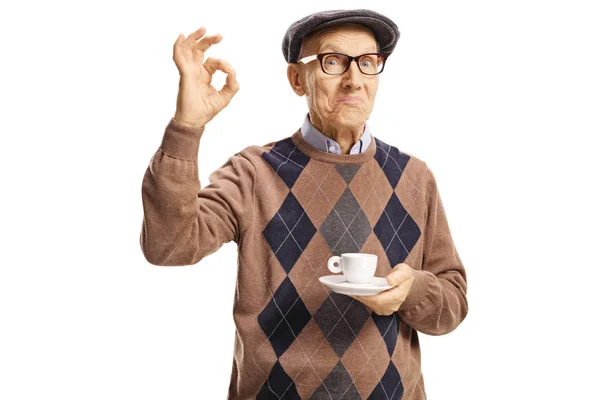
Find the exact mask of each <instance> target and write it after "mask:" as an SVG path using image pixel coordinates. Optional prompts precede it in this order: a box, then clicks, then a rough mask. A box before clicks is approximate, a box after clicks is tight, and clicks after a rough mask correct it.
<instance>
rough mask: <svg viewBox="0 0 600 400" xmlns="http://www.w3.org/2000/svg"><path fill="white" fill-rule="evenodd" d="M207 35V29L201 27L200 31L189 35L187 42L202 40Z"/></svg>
mask: <svg viewBox="0 0 600 400" xmlns="http://www.w3.org/2000/svg"><path fill="white" fill-rule="evenodd" d="M205 33H206V28H205V27H203V26H201V27H200V28H199V29H198V30H196V31H194V32H192V33H190V34H189V36H188V37H187V40H189V41H190V42H191V41H193V42H196V41H197V40H198V39H200V38H201V37H202V36H204V34H205Z"/></svg>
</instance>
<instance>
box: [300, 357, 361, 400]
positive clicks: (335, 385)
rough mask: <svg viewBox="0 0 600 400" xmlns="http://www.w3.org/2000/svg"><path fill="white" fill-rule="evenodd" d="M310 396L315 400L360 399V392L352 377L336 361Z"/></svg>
mask: <svg viewBox="0 0 600 400" xmlns="http://www.w3.org/2000/svg"><path fill="white" fill-rule="evenodd" d="M310 398H311V399H315V400H321V399H343V400H361V397H360V394H359V393H358V391H357V390H356V387H355V386H354V383H353V382H352V378H351V377H350V375H349V374H348V371H346V368H344V365H343V364H342V363H341V362H338V363H337V365H336V366H335V367H333V369H332V370H331V373H330V374H329V375H328V376H327V378H325V380H324V381H323V384H322V385H321V386H319V387H318V388H317V390H315V391H314V393H313V394H312V396H310Z"/></svg>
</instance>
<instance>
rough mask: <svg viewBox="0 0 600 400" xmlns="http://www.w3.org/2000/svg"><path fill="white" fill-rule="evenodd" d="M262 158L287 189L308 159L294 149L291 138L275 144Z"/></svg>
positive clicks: (290, 186) (292, 184)
mask: <svg viewBox="0 0 600 400" xmlns="http://www.w3.org/2000/svg"><path fill="white" fill-rule="evenodd" d="M262 158H263V159H264V160H265V161H266V162H267V163H268V164H269V165H270V166H271V167H272V168H273V169H274V170H275V172H277V174H278V175H279V176H280V177H281V179H282V180H283V181H284V182H285V184H286V185H287V186H288V188H290V189H291V188H292V186H294V183H295V182H296V179H298V177H299V176H300V174H301V173H302V171H303V170H304V167H305V166H306V164H308V162H309V161H310V158H309V157H308V156H307V155H306V154H304V153H302V152H301V151H300V150H298V149H297V148H296V145H295V144H294V142H293V141H292V139H291V138H287V139H284V140H281V141H279V142H277V143H276V144H275V145H274V146H273V148H271V150H270V151H268V152H264V153H263V154H262Z"/></svg>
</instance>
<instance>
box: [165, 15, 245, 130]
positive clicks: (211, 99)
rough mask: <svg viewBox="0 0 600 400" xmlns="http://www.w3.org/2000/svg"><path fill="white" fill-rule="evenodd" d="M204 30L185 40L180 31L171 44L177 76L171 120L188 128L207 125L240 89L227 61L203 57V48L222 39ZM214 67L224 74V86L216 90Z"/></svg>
mask: <svg viewBox="0 0 600 400" xmlns="http://www.w3.org/2000/svg"><path fill="white" fill-rule="evenodd" d="M205 33H206V28H204V27H201V28H200V29H198V30H197V31H195V32H193V33H192V34H190V35H189V36H188V37H187V39H186V38H184V36H183V35H181V34H180V35H179V37H178V38H177V40H176V41H175V44H174V45H173V61H175V65H177V69H178V70H179V77H180V78H179V93H178V94H177V111H176V112H175V116H174V119H175V120H176V121H177V122H179V123H181V124H182V125H187V126H191V127H202V126H204V125H206V123H207V122H208V121H210V120H211V119H213V118H214V116H215V115H217V114H218V113H219V112H220V111H221V110H222V109H223V108H225V107H226V106H227V105H228V104H229V102H230V101H231V99H232V98H233V96H234V95H235V94H236V93H237V91H238V90H239V88H240V85H239V84H238V82H237V80H236V79H235V70H234V69H233V67H232V66H231V65H229V63H228V62H227V61H225V60H221V59H218V58H207V59H206V61H205V60H204V53H205V52H206V50H208V48H209V47H210V46H212V45H213V44H217V43H219V42H220V41H221V39H222V37H221V35H220V34H216V35H211V36H204V34H205ZM203 36H204V37H203ZM200 39H201V40H200ZM198 40H200V41H198ZM217 70H220V71H223V72H225V73H226V74H227V78H226V80H225V85H224V86H223V88H221V90H219V91H217V89H215V88H214V87H213V86H212V85H211V84H210V83H211V81H212V76H213V74H214V73H215V72H216V71H217Z"/></svg>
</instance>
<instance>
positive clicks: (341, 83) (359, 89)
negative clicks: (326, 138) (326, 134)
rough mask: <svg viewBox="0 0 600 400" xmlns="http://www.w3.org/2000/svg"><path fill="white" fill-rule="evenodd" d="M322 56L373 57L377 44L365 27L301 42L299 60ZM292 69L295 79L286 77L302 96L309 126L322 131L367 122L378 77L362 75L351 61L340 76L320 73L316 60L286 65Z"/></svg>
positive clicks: (326, 33)
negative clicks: (368, 54) (322, 54)
mask: <svg viewBox="0 0 600 400" xmlns="http://www.w3.org/2000/svg"><path fill="white" fill-rule="evenodd" d="M325 52H339V53H344V54H348V55H350V56H357V55H360V54H365V53H374V52H377V42H376V41H375V37H374V36H373V33H372V32H371V31H370V30H368V29H367V28H365V27H362V26H357V25H340V26H336V27H334V28H331V29H328V30H326V31H323V32H320V33H318V34H317V35H316V36H315V37H314V39H313V40H309V41H305V42H304V43H303V47H302V51H301V53H300V57H299V59H301V58H302V57H306V56H310V55H313V54H318V53H325ZM292 66H295V67H296V69H295V71H297V75H294V74H293V73H292V75H291V76H290V71H289V70H288V77H289V78H290V84H292V88H293V89H294V91H295V92H296V93H297V94H299V95H305V96H306V101H307V103H308V107H309V110H310V115H311V121H312V122H313V124H315V125H316V126H320V127H321V129H322V130H328V129H331V128H334V129H336V130H337V129H339V128H344V127H345V128H353V127H354V128H357V127H360V126H362V125H363V124H364V123H365V122H366V121H367V119H369V115H370V114H371V110H372V109H373V105H374V103H375V95H376V94H377V87H378V85H379V76H378V75H364V74H363V73H362V72H360V70H359V69H358V65H357V64H356V62H355V61H353V62H352V63H351V65H350V68H349V69H348V70H347V71H346V72H345V73H344V74H342V75H328V74H326V73H324V72H323V70H322V69H321V66H320V64H319V61H318V60H314V61H311V62H309V63H307V64H303V63H299V64H290V67H292ZM292 68H293V67H292ZM294 78H296V87H294V82H293V81H294ZM314 119H317V121H314Z"/></svg>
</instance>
